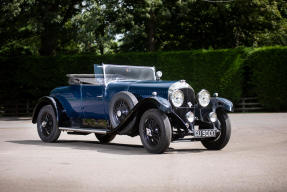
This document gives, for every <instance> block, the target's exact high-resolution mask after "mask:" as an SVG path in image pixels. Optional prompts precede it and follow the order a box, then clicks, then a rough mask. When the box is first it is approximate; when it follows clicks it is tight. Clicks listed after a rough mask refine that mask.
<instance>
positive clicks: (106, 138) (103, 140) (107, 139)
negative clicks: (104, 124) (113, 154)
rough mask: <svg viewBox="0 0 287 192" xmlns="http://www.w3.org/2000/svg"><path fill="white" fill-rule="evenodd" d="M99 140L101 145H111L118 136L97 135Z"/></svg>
mask: <svg viewBox="0 0 287 192" xmlns="http://www.w3.org/2000/svg"><path fill="white" fill-rule="evenodd" d="M95 135H96V137H97V139H98V140H99V141H100V143H109V142H110V141H112V140H113V139H114V138H115V137H116V135H114V134H113V135H102V134H95Z"/></svg>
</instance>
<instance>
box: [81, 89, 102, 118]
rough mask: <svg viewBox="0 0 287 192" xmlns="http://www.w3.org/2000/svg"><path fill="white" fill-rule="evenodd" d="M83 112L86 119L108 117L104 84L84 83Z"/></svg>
mask: <svg viewBox="0 0 287 192" xmlns="http://www.w3.org/2000/svg"><path fill="white" fill-rule="evenodd" d="M82 104H83V114H84V118H86V119H106V113H105V108H104V85H93V84H83V85H82Z"/></svg>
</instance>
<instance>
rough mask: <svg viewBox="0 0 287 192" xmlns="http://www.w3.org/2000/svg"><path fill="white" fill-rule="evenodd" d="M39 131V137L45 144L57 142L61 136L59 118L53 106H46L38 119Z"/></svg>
mask: <svg viewBox="0 0 287 192" xmlns="http://www.w3.org/2000/svg"><path fill="white" fill-rule="evenodd" d="M37 130H38V134H39V137H40V138H41V140H42V141H44V142H56V141H57V140H58V138H59V136H60V134H61V131H60V130H59V128H58V124H57V118H56V115H55V112H54V109H53V107H52V106H51V105H45V106H44V107H42V109H41V110H40V112H39V114H38V117H37Z"/></svg>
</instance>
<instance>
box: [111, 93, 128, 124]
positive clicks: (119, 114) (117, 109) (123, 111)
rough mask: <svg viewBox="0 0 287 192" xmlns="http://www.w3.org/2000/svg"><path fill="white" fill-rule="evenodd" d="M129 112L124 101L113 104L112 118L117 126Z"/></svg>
mask: <svg viewBox="0 0 287 192" xmlns="http://www.w3.org/2000/svg"><path fill="white" fill-rule="evenodd" d="M129 111H130V108H129V106H128V104H127V103H126V102H125V101H124V100H122V99H120V100H118V101H117V102H116V103H115V105H114V109H113V116H114V119H115V120H116V123H117V124H118V125H119V124H120V123H121V122H122V121H123V120H124V119H125V118H126V117H127V115H128V113H129Z"/></svg>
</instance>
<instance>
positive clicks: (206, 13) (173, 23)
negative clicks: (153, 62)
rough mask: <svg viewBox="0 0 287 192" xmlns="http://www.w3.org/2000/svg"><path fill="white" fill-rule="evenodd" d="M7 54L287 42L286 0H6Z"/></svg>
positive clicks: (0, 43)
mask: <svg viewBox="0 0 287 192" xmlns="http://www.w3.org/2000/svg"><path fill="white" fill-rule="evenodd" d="M0 3H1V8H0V15H1V16H0V26H1V27H0V54H1V55H10V56H14V55H56V54H76V53H96V54H110V53H117V52H127V51H170V50H190V49H202V48H205V49H208V48H216V49H218V48H235V47H238V46H249V47H258V46H264V45H286V44H287V4H286V1H285V0H260V1H259V0H248V1H246V0H235V1H231V2H223V3H210V2H208V1H203V0H180V1H178V0H143V1H134V0H120V1H117V0H84V1H83V0H0Z"/></svg>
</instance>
